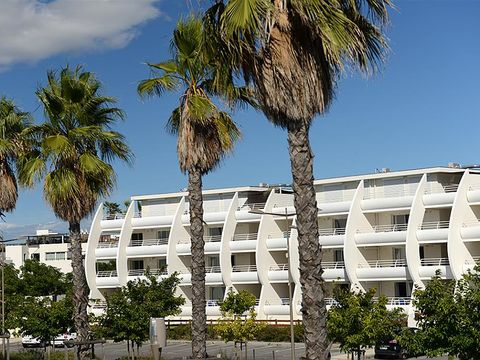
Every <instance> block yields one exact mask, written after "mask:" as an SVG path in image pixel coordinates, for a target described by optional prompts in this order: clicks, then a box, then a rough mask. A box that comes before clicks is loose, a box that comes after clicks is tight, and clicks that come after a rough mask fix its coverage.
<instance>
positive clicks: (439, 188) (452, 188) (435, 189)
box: [425, 183, 458, 194]
mask: <svg viewBox="0 0 480 360" xmlns="http://www.w3.org/2000/svg"><path fill="white" fill-rule="evenodd" d="M457 190H458V184H449V185H441V184H439V183H430V184H427V188H426V189H425V194H442V193H452V192H456V191H457Z"/></svg>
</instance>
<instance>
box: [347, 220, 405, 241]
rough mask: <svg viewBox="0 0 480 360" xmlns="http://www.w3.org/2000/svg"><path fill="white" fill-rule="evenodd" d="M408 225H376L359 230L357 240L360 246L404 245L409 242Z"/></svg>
mask: <svg viewBox="0 0 480 360" xmlns="http://www.w3.org/2000/svg"><path fill="white" fill-rule="evenodd" d="M407 227H408V225H407V224H390V225H375V226H372V227H371V228H362V229H358V230H357V233H356V234H355V240H356V242H357V244H358V245H365V246H368V245H372V246H376V245H385V244H404V243H405V242H406V240H407V232H406V231H407Z"/></svg>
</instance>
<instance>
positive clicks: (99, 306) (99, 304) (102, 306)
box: [92, 301, 107, 309]
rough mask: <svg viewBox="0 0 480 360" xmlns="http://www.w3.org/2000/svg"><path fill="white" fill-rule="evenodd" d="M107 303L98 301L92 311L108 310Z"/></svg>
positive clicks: (93, 305)
mask: <svg viewBox="0 0 480 360" xmlns="http://www.w3.org/2000/svg"><path fill="white" fill-rule="evenodd" d="M106 308H107V302H106V301H97V302H95V303H93V304H92V309H106Z"/></svg>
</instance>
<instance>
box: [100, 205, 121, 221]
mask: <svg viewBox="0 0 480 360" xmlns="http://www.w3.org/2000/svg"><path fill="white" fill-rule="evenodd" d="M103 207H104V209H105V215H107V217H108V218H109V219H110V218H112V219H113V218H114V217H115V215H116V214H121V213H122V209H121V208H120V205H119V204H118V203H115V202H109V201H105V202H104V203H103Z"/></svg>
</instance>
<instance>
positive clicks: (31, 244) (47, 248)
mask: <svg viewBox="0 0 480 360" xmlns="http://www.w3.org/2000/svg"><path fill="white" fill-rule="evenodd" d="M5 245H6V246H5V259H6V262H7V263H11V264H13V265H14V266H15V267H16V268H17V269H19V268H20V267H21V266H22V265H23V264H24V263H25V260H28V259H33V260H38V261H40V262H42V263H44V264H46V265H50V266H53V267H56V268H58V269H59V270H60V271H61V272H63V273H69V272H71V271H72V264H71V263H72V261H71V254H70V240H69V236H68V234H58V233H55V232H50V231H49V230H37V232H36V234H35V235H30V236H24V237H21V238H19V239H16V240H8V241H6V242H5ZM86 246H87V243H86V242H85V243H82V249H83V251H84V252H85V250H86Z"/></svg>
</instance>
